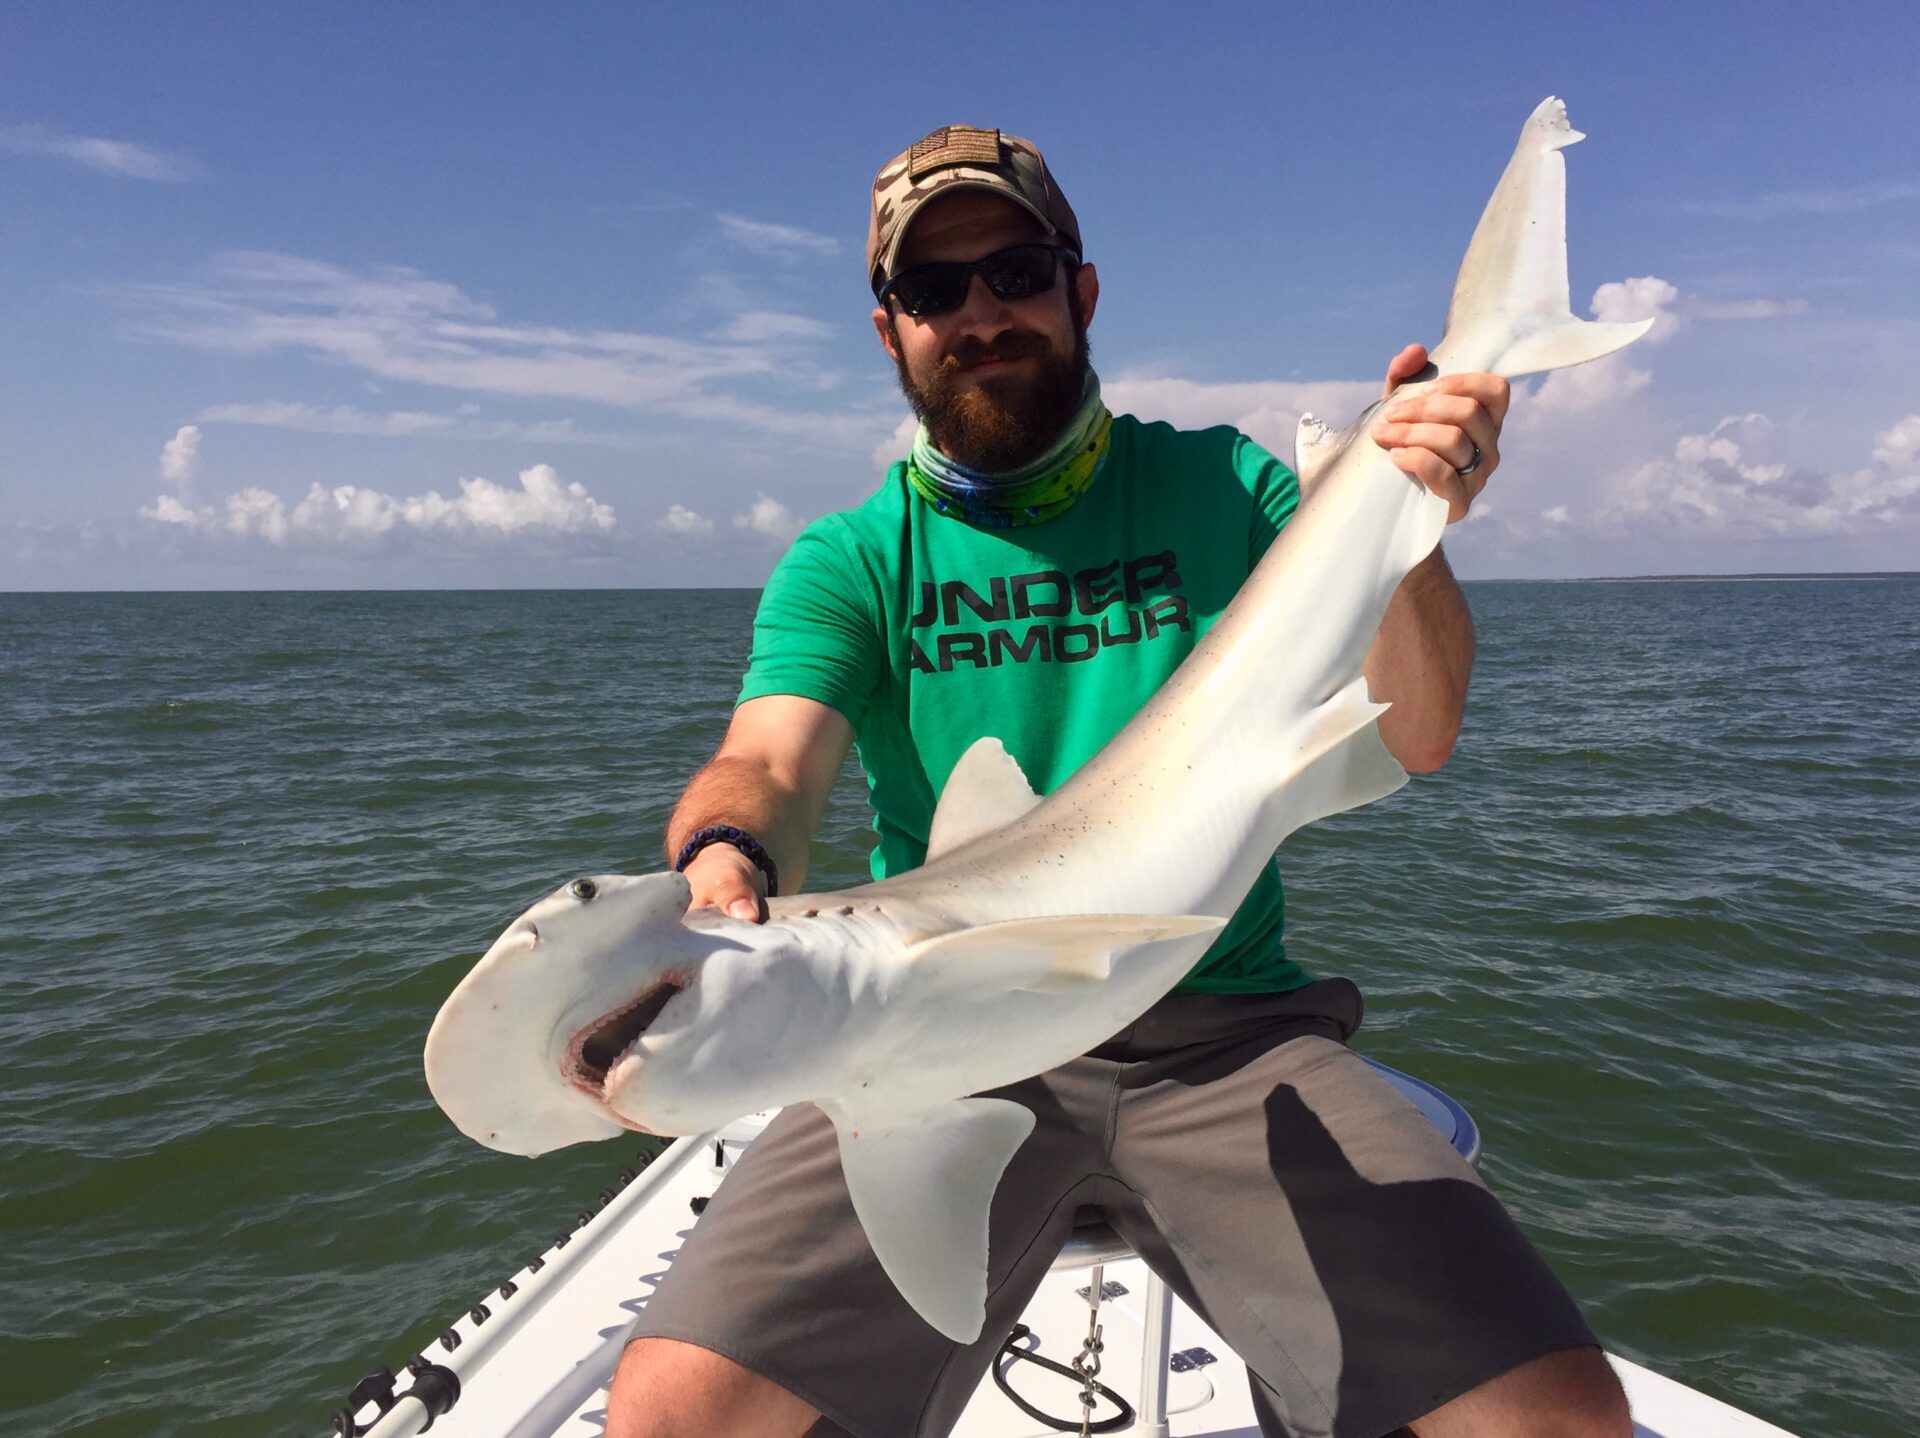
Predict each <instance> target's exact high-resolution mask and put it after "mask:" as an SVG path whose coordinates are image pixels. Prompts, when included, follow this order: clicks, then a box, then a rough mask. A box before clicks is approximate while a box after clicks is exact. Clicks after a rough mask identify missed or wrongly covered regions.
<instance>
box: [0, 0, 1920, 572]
mask: <svg viewBox="0 0 1920 1438" xmlns="http://www.w3.org/2000/svg"><path fill="white" fill-rule="evenodd" d="M1917 14H1920V12H1916V11H1915V9H1914V7H1912V6H1911V5H1886V6H1875V5H1870V4H1855V5H1849V6H1846V7H1843V8H1840V9H1834V10H1825V11H1816V10H1809V9H1807V8H1805V7H1803V6H1797V5H1796V6H1788V5H1777V4H1745V5H1738V6H1734V5H1713V6H1706V5H1702V6H1666V5H1662V6H1659V7H1653V6H1630V5H1619V6H1614V7H1611V8H1608V9H1605V10H1602V9H1600V8H1598V7H1579V8H1578V9H1576V8H1575V7H1558V6H1555V7H1546V6H1538V5H1528V6H1520V5H1513V6H1504V5H1497V4H1476V5H1474V6H1470V7H1445V8H1442V7H1424V8H1421V9H1417V10H1416V9H1414V8H1412V7H1395V6H1388V7H1371V9H1370V11H1369V13H1368V14H1367V16H1366V18H1354V17H1353V16H1339V17H1335V16H1332V15H1327V14H1318V13H1313V12H1310V11H1308V10H1307V9H1306V8H1305V7H1299V8H1298V9H1296V8H1295V7H1282V6H1275V5H1233V4H1220V5H1202V6H1194V7H1183V8H1181V9H1180V10H1178V11H1176V10H1175V9H1174V8H1172V7H1166V6H1146V5H1105V6H1097V7H1096V6H1035V5H1021V6H996V5H980V6H973V7H964V8H961V9H956V8H955V7H952V6H941V7H933V8H918V7H914V6H910V5H905V4H894V5H872V6H864V5H829V4H822V5H815V6H806V7H802V6H774V5H764V6H736V7H715V8H714V9H712V10H710V11H702V12H697V13H696V12H695V11H694V9H693V8H692V7H668V6H644V7H643V6H637V5H612V4H599V5H590V6H589V5H580V6H566V7H531V6H528V7H519V8H503V7H491V6H483V5H460V6H452V5H447V6H437V7H436V6H427V5H418V6H372V5H367V6H360V7H349V6H327V7H317V6H303V7H292V6H274V5H266V4H261V5H253V6H244V7H242V6H222V7H214V6H200V5H190V4H186V5H178V6H169V7H151V6H134V5H123V6H109V5H98V6H79V5H59V6H53V5H25V4H21V5H13V6H10V7H8V8H7V11H6V14H5V15H4V17H0V254H4V257H5V263H4V265H0V334H4V335H5V337H6V342H5V343H4V345H0V445H4V459H5V469H4V471H0V473H3V475H4V478H0V589H29V588H76V589H91V588H232V587H333V586H352V587H362V586H366V587H390V586H410V585H452V586H469V585H473V586H483V587H495V586H519V585H573V584H589V585H679V584H755V583H758V582H759V581H760V580H761V579H762V578H763V577H764V575H765V573H766V571H767V568H768V567H769V565H770V564H771V563H772V562H773V560H774V559H775V558H776V557H777V556H778V554H779V552H780V550H781V548H782V547H783V546H784V544H785V543H786V542H787V540H788V539H789V537H790V536H791V534H792V532H793V530H794V528H795V526H796V525H798V524H799V523H801V522H803V521H805V520H807V519H810V518H812V517H813V516H815V515H818V514H821V513H824V512H826V511H828V510H830V509H834V508H839V507H843V506H846V505H848V504H852V503H856V502H858V500H859V499H860V498H861V497H862V496H864V495H865V494H866V493H868V492H869V491H870V490H871V489H872V487H873V485H874V484H875V483H876V482H877V481H878V479H879V477H880V474H881V472H882V470H883V468H884V464H885V462H886V460H887V459H889V458H891V457H894V456H895V455H897V454H898V453H899V452H901V451H902V445H903V439H902V436H903V431H902V425H901V422H902V419H903V417H904V415H905V407H904V404H903V402H902V401H901V399H900V398H899V395H898V393H897V391H896V389H895V388H894V384H893V376H892V371H891V368H890V367H889V365H888V364H887V362H886V360H885V357H884V356H883V355H882V354H881V352H880V350H879V349H878V347H877V345H876V344H875V342H874V340H873V336H872V331H871V328H870V326H869V324H868V320H867V310H868V308H869V301H868V298H867V296H866V293H865V290H864V286H863V282H862V261H861V246H862V242H863V240H864V236H865V225H866V193H867V185H868V183H869V181H870V179H871V176H872V174H873V171H874V170H875V169H876V168H877V167H878V166H879V165H880V164H881V163H882V162H883V161H884V160H885V159H887V158H888V156H890V155H891V154H893V153H894V152H896V151H897V150H899V149H901V148H904V146H906V145H907V144H908V143H910V142H911V141H913V140H914V139H917V138H918V137H919V136H920V135H921V134H923V133H925V132H926V131H927V130H929V129H931V128H933V127H934V126H936V125H940V124H945V123H950V122H965V123H971V124H979V125H988V126H994V125H997V126H999V127H1001V128H1003V129H1005V130H1007V131H1010V132H1012V133H1016V134H1021V135H1025V136H1027V137H1029V138H1031V139H1033V140H1034V141H1036V142H1037V143H1038V144H1039V145H1040V146H1041V147H1042V148H1043V149H1044V150H1045V151H1046V153H1047V155H1048V158H1049V160H1050V161H1051V163H1052V165H1053V167H1054V169H1055V171H1056V173H1057V175H1058V177H1059V179H1060V181H1061V184H1062V186H1063V188H1064V189H1065V190H1066V192H1067V194H1068V195H1069V197H1070V198H1071V199H1072V201H1073V203H1074V205H1075V207H1076V209H1077V210H1078V212H1079V214H1080V218H1081V222H1082V226H1083V229H1084V231H1085V235H1086V240H1087V246H1088V257H1089V258H1090V259H1092V260H1095V261H1097V262H1098V264H1099V266H1100V269H1101V275H1102V281H1103V290H1102V301H1101V307H1100V313H1099V316H1098V318H1097V320H1096V323H1095V327H1094V333H1093V341H1094V353H1095V363H1096V365H1097V367H1098V368H1099V370H1100V373H1101V377H1102V381H1103V383H1104V385H1105V387H1106V389H1107V392H1108V395H1109V398H1110V399H1111V400H1112V401H1113V402H1114V404H1115V407H1116V408H1121V409H1131V410H1133V411H1134V412H1136V413H1138V414H1141V415H1142V416H1143V417H1147V418H1165V419H1170V420H1174V421H1175V422H1178V423H1183V424H1206V423H1220V422H1227V423H1236V424H1239V425H1240V426H1241V427H1242V428H1244V429H1246V430H1247V431H1248V432H1249V433H1251V434H1253V435H1254V436H1255V437H1256V438H1257V439H1260V440H1261V441H1262V442H1264V443H1266V444H1268V445H1269V446H1270V447H1272V448H1274V449H1276V450H1277V451H1278V452H1280V453H1282V454H1283V455H1284V454H1289V453H1290V452H1291V445H1292V433H1293V426H1294V423H1295V420H1296V418H1297V416H1298V414H1299V412H1300V410H1301V409H1302V408H1312V409H1314V410H1315V411H1316V412H1318V413H1321V414H1322V415H1324V416H1326V417H1328V418H1333V419H1337V420H1338V421H1339V422H1345V420H1346V419H1347V418H1349V417H1350V416H1351V414H1352V413H1353V412H1354V411H1355V410H1357V409H1358V407H1359V405H1360V404H1361V403H1363V402H1364V401H1365V399H1366V398H1368V397H1369V396H1370V395H1371V394H1372V392H1373V391H1374V390H1375V389H1376V387H1377V384H1378V376H1379V374H1380V372H1381V371H1382V369H1383V368H1384V366H1385V363H1386V360H1387V358H1388V357H1389V356H1390V355H1391V354H1392V353H1393V352H1394V351H1395V350H1396V349H1397V348H1398V347H1399V346H1400V345H1401V344H1403V343H1405V342H1407V341H1409V340H1423V341H1428V342H1432V341H1434V340H1437V339H1438V338H1439V335H1438V327H1439V324H1440V320H1441V318H1442V316H1443V314H1444V312H1445V307H1446V299H1447V294H1448V291H1449V289H1450V287H1451V283H1452V276H1453V271H1454V269H1455V267H1456V266H1457V264H1458V262H1459V257H1460V254H1461V252H1462V250H1463V249H1464V246H1465V243H1466V239H1467V236H1468V234H1469V233H1470V232H1471V229H1472V226H1473V223H1474V220H1475V219H1476V218H1477V216H1478V213H1479V210H1480V207H1481V205H1482V204H1483V203H1484V201H1485V198H1486V195H1487V193H1488V192H1489V190H1490V189H1491V187H1492V184H1493V181H1494V179H1495V178H1496V177H1497V175H1498V173H1499V171H1500V168H1501V166H1502V165H1503V164H1504V162H1505V160H1506V157H1507V155H1508V153H1509V152H1510V150H1511V148H1512V145H1513V142H1514V140H1515V138H1516V136H1517V135H1518V132H1519V127H1520V124H1521V122H1522V121H1523V120H1524V119H1525V117H1526V115H1527V114H1528V112H1529V111H1530V110H1531V109H1532V108H1533V106H1534V105H1535V104H1536V103H1537V102H1538V101H1539V100H1540V99H1541V98H1542V97H1544V96H1546V95H1549V94H1557V95H1560V96H1562V97H1564V98H1565V99H1566V101H1567V103H1568V107H1569V110H1570V113H1571V116H1572V119H1573V122H1574V124H1575V125H1576V126H1577V127H1578V128H1580V129H1582V130H1584V131H1586V132H1587V133H1588V135H1589V136H1590V138H1589V140H1588V141H1587V142H1585V143H1583V144H1581V145H1579V146H1578V147H1576V148H1575V149H1572V150H1570V151H1568V152H1567V154H1568V168H1569V237H1570V238H1569V244H1570V250H1571V256H1572V281H1573V292H1574V297H1575V306H1576V308H1577V309H1589V308H1590V309H1592V310H1593V312H1596V313H1600V314H1603V315H1604V316H1605V317H1608V318H1627V317H1636V316H1644V315H1649V314H1656V315H1659V316H1661V317H1662V321H1661V324H1660V325H1659V326H1658V327H1657V329H1656V331H1655V334H1654V336H1653V338H1652V340H1651V341H1650V342H1648V343H1645V344H1642V345H1640V346H1637V347H1635V349H1634V350H1632V351H1630V352H1628V353H1626V354H1624V355H1622V356H1619V357H1616V358H1615V359H1610V360H1607V361H1602V362H1600V363H1599V364H1598V365H1595V366H1589V367H1587V368H1586V369H1583V370H1580V371H1572V372H1568V373H1566V374H1564V375H1559V376H1554V377H1552V378H1551V379H1549V380H1548V381H1546V382H1544V383H1542V382H1538V381H1533V382H1528V383H1527V384H1526V385H1525V386H1524V387H1523V389H1524V392H1523V393H1522V394H1521V395H1520V397H1519V398H1518V400H1517V401H1516V407H1515V412H1514V415H1513V417H1512V419H1511V421H1510V423H1509V426H1508V435H1507V443H1506V461H1505V463H1504V465H1503V467H1502V469H1501V471H1500V473H1499V474H1498V475H1496V476H1495V478H1494V481H1493V484H1492V485H1491V486H1490V487H1489V489H1488V491H1487V492H1486V494H1485V495H1484V497H1483V499H1482V502H1481V504H1480V505H1479V506H1477V507H1476V512H1475V515H1474V517H1472V518H1471V519H1470V520H1469V521H1467V522H1466V523H1465V524H1463V525H1459V526H1456V527H1455V529H1454V530H1453V531H1452V532H1451V533H1450V535H1449V538H1448V541H1447V543H1448V548H1449V551H1450V552H1451V553H1452V554H1453V556H1454V559H1455V563H1456V566H1457V567H1458V568H1459V569H1460V570H1461V571H1462V572H1463V573H1465V574H1466V575H1468V576H1470V577H1497V576H1568V575H1589V574H1633V573H1658V572H1675V571H1687V572H1741V571H1753V570H1794V571H1805V570H1826V569H1878V568H1912V567H1915V563H1914V561H1915V556H1916V555H1920V366H1917V365H1916V363H1915V359H1914V356H1915V353H1916V349H1917V348H1920V347H1917V346H1916V344H1915V340H1916V339H1917V338H1920V224H1917V223H1916V222H1920V159H1916V156H1917V155H1920V98H1916V94H1917V87H1916V86H1915V85H1914V84H1913V79H1912V76H1913V73H1914V68H1915V61H1916V59H1917V58H1920V19H1917V18H1916V15H1917Z"/></svg>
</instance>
